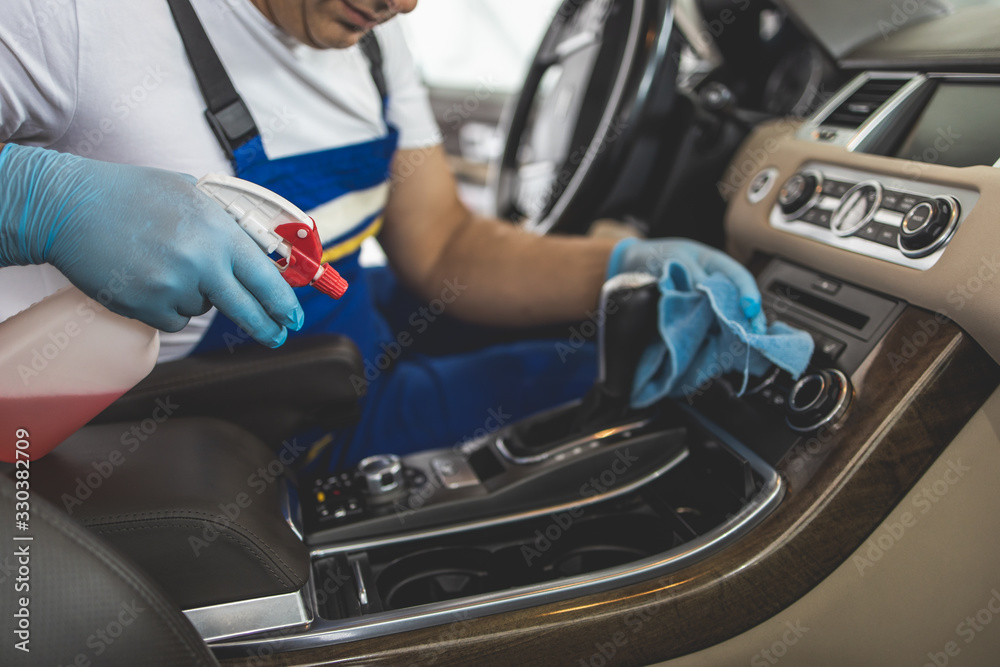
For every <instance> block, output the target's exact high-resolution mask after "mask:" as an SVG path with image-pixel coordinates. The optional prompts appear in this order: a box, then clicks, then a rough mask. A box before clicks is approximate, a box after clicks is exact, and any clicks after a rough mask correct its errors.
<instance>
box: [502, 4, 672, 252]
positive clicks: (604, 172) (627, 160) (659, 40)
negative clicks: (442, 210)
mask: <svg viewBox="0 0 1000 667" xmlns="http://www.w3.org/2000/svg"><path fill="white" fill-rule="evenodd" d="M673 28H674V7H673V1H672V0H564V2H563V3H562V5H561V7H560V8H559V11H558V12H557V13H556V16H555V18H554V19H553V22H552V24H551V26H549V29H548V31H547V32H546V34H545V37H544V38H543V39H542V43H541V45H540V47H539V49H538V52H537V54H536V55H535V58H534V61H533V62H532V65H531V67H530V69H529V71H528V74H527V77H526V80H525V83H524V86H523V88H522V90H521V93H520V95H519V96H518V97H517V98H516V99H515V100H514V102H513V103H512V104H511V105H510V106H509V107H508V108H507V110H506V111H505V114H504V119H503V121H502V122H501V127H502V128H503V129H504V130H505V132H506V137H507V138H506V144H505V148H504V152H503V156H502V158H501V159H500V160H499V161H498V162H497V163H495V164H494V165H492V169H491V178H490V181H491V182H490V185H491V188H492V191H493V195H494V197H495V202H496V213H497V216H498V217H500V218H503V219H507V220H510V221H512V222H514V221H518V222H519V221H524V223H525V226H526V228H528V229H531V230H533V231H535V232H537V233H540V234H545V233H549V232H562V233H583V232H585V231H586V228H587V226H589V224H590V223H591V222H592V221H593V220H594V219H595V217H598V216H597V215H596V214H597V213H598V212H599V211H600V210H601V209H602V205H604V204H606V203H607V200H608V195H609V193H614V195H615V198H616V199H618V200H619V201H621V200H623V199H626V200H627V199H628V197H629V196H637V195H638V192H637V189H638V188H639V187H640V186H641V183H644V182H645V179H646V178H648V176H649V174H650V171H649V170H650V169H652V168H653V165H652V163H651V160H652V159H653V158H652V153H654V152H655V149H651V146H655V145H659V144H662V142H663V140H664V137H663V133H664V132H665V131H666V132H668V133H669V132H671V131H674V132H677V133H679V132H680V131H681V128H679V127H678V128H676V129H674V130H672V129H671V128H670V127H664V123H662V122H661V123H657V122H656V119H661V120H662V119H663V118H664V117H666V116H668V115H669V113H670V111H671V109H672V108H673V107H674V101H675V99H676V96H677V91H676V85H675V84H676V79H677V69H678V64H679V62H680V58H679V43H680V40H679V39H678V38H677V35H676V34H675V32H674V29H673ZM644 139H652V140H653V141H652V143H650V142H644V141H643V140H644ZM659 176H661V177H665V174H659Z"/></svg>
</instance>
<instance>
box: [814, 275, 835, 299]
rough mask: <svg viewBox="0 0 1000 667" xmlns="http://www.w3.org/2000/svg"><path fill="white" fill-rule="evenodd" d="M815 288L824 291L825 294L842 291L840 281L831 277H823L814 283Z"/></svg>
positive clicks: (832, 294)
mask: <svg viewBox="0 0 1000 667" xmlns="http://www.w3.org/2000/svg"><path fill="white" fill-rule="evenodd" d="M813 289H815V290H818V291H820V292H823V293H824V294H829V295H830V296H834V295H835V294H836V293H837V292H839V291H840V283H838V282H837V281H835V280H830V279H829V278H823V279H821V280H817V281H816V282H814V283H813Z"/></svg>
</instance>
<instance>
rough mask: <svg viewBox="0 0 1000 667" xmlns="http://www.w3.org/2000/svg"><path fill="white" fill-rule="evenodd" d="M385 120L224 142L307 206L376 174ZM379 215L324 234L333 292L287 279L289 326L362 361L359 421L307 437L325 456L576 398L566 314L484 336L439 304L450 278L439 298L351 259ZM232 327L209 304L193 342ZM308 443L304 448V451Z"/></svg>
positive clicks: (460, 430) (239, 165)
mask: <svg viewBox="0 0 1000 667" xmlns="http://www.w3.org/2000/svg"><path fill="white" fill-rule="evenodd" d="M383 106H385V105H383ZM387 125H388V127H389V132H388V134H387V135H386V136H385V137H383V138H381V139H378V140H375V141H371V142H366V143H361V144H356V145H351V146H345V147H341V148H335V149H331V150H324V151H319V152H316V153H309V154H304V155H297V156H291V157H286V158H281V159H277V160H271V159H269V158H268V157H267V155H266V154H265V152H264V147H263V144H262V143H261V140H260V137H257V138H256V139H254V140H252V141H251V142H249V143H247V144H246V145H244V146H242V147H241V148H239V149H237V150H236V151H235V158H234V160H233V162H234V166H235V170H236V175H237V176H238V177H240V178H243V179H246V180H248V181H252V182H254V183H257V184H258V185H261V186H263V187H265V188H268V189H270V190H272V191H274V192H276V193H278V194H279V195H281V196H283V197H285V198H286V199H288V200H289V201H291V202H292V203H294V204H295V205H297V206H298V207H299V208H301V209H302V210H304V211H311V210H313V209H315V208H316V207H317V206H321V205H323V204H326V203H328V202H330V201H333V200H335V199H337V198H338V197H341V196H344V195H345V194H348V193H351V192H356V191H362V190H366V189H370V188H373V187H377V186H379V185H380V184H383V183H385V182H386V181H387V179H388V178H389V173H390V165H391V161H392V157H393V155H394V153H395V151H396V146H397V143H398V138H399V134H398V132H397V131H396V130H395V128H393V127H392V126H391V125H389V124H388V123H387ZM381 222H382V220H381V213H378V214H376V215H374V216H372V217H369V218H367V219H365V220H359V221H358V223H357V225H356V226H355V227H354V228H353V229H352V230H351V231H349V232H348V233H346V234H343V235H342V236H340V237H339V238H336V239H333V240H332V241H330V242H327V243H325V244H324V250H325V253H324V260H325V261H328V262H331V263H332V265H333V266H334V268H336V269H337V271H339V272H340V274H341V275H342V276H343V277H344V278H345V279H346V280H347V281H348V282H349V283H350V289H349V290H348V291H347V294H346V295H345V296H344V297H343V298H342V299H341V300H340V301H335V300H333V299H331V298H330V297H328V296H326V295H324V294H321V293H320V292H318V291H317V290H315V289H313V288H311V287H304V288H299V289H297V290H296V294H297V296H298V299H299V302H300V303H301V304H302V307H303V309H304V311H305V326H304V327H303V329H302V330H301V331H299V332H289V334H290V336H292V337H294V336H309V335H316V334H326V333H336V334H342V335H345V336H348V337H350V338H351V339H352V340H354V342H355V343H356V344H357V345H358V347H359V348H360V350H361V354H362V356H363V358H364V361H365V375H364V377H356V378H354V380H353V381H354V382H355V384H356V386H357V387H358V388H359V393H363V392H362V390H367V392H366V393H365V395H364V397H363V398H362V399H361V419H360V421H359V422H358V423H357V424H356V425H354V426H352V427H350V428H345V429H342V430H340V431H338V432H336V433H333V434H325V435H324V436H323V437H321V438H319V440H318V441H317V442H319V443H321V444H322V445H323V446H326V447H333V448H335V449H334V450H332V451H331V452H330V453H329V458H330V461H331V465H332V462H335V461H338V459H339V463H340V464H350V463H353V462H356V461H358V460H360V459H361V458H363V457H366V456H371V455H372V454H377V453H395V454H400V455H405V454H408V453H412V452H415V451H420V450H425V449H433V448H443V447H451V446H454V445H456V444H459V443H461V442H463V441H465V440H469V439H472V438H474V437H477V436H480V435H483V434H484V433H486V432H491V431H494V430H496V429H498V428H499V427H501V426H503V425H505V424H508V423H510V422H512V421H514V420H516V419H520V418H523V417H525V416H528V415H529V414H532V413H534V412H537V411H540V410H543V409H545V408H547V407H551V406H554V405H558V404H560V403H563V402H566V401H568V400H572V399H574V398H578V397H580V396H582V395H583V394H584V393H585V391H586V390H587V388H588V387H589V386H590V385H591V384H592V383H593V381H594V377H595V374H596V360H595V354H594V348H593V346H592V345H584V346H582V347H580V346H579V345H578V344H576V345H574V344H571V343H568V342H567V339H569V338H570V336H571V328H570V326H569V325H567V326H566V327H565V332H564V334H563V338H562V341H561V343H562V344H561V345H560V344H559V343H560V341H559V340H558V339H551V340H535V341H514V342H506V343H503V344H500V345H492V346H488V347H484V345H485V344H487V343H489V342H490V339H491V338H493V339H494V340H495V339H496V338H497V337H498V336H497V335H496V334H495V333H492V332H490V331H489V330H486V329H483V328H480V327H473V326H469V325H463V324H461V323H458V322H457V321H454V320H451V319H450V318H448V317H447V315H446V314H445V315H443V313H444V312H445V311H446V310H447V307H448V303H449V302H450V301H453V300H454V299H455V298H460V296H461V291H462V289H463V288H464V287H463V286H462V285H461V284H454V283H453V284H451V285H450V286H443V288H444V290H445V291H444V292H442V295H441V298H440V299H437V300H434V301H431V302H430V303H429V304H426V303H420V302H419V301H417V299H416V298H414V297H413V296H412V295H410V294H408V293H406V291H405V290H403V289H402V288H401V287H400V286H399V285H398V283H397V282H396V280H395V278H394V277H393V275H392V274H391V272H390V271H389V269H388V268H385V267H379V268H367V269H366V268H363V267H361V266H360V265H359V263H358V256H359V254H360V253H359V251H358V247H359V246H360V242H361V240H363V239H364V238H366V237H368V236H373V235H375V234H377V233H378V230H379V229H380V226H381ZM390 323H391V324H390ZM227 334H228V335H227ZM239 334H240V332H239V330H238V329H237V327H236V325H235V324H233V323H232V321H230V320H229V319H228V318H226V317H225V316H223V315H222V314H218V315H217V316H216V318H215V320H214V322H213V323H212V325H211V327H210V329H209V331H208V332H207V334H206V336H205V338H204V339H203V340H202V341H201V343H200V344H199V346H198V348H197V349H196V350H195V354H197V353H202V352H206V351H209V350H213V349H218V348H222V347H225V346H226V345H227V344H229V345H231V344H232V341H243V340H246V336H240V335H239ZM227 341H228V343H227ZM249 344H252V343H249ZM455 350H462V352H460V353H457V354H456V353H454V351H455ZM314 444H315V443H314ZM318 449H319V447H314V448H312V451H311V456H312V457H315V454H316V452H317V451H318Z"/></svg>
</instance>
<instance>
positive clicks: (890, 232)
mask: <svg viewBox="0 0 1000 667" xmlns="http://www.w3.org/2000/svg"><path fill="white" fill-rule="evenodd" d="M875 224H876V225H877V227H878V236H877V237H876V238H875V242H876V243H881V244H882V245H884V246H889V247H890V248H895V247H896V243H897V242H898V239H899V230H898V229H896V228H895V227H890V226H889V225H882V224H879V223H875Z"/></svg>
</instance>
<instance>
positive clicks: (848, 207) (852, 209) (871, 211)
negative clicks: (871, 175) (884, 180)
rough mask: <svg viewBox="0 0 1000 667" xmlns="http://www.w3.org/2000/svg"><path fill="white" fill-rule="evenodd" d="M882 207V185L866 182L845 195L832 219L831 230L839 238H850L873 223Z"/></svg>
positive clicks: (875, 182)
mask: <svg viewBox="0 0 1000 667" xmlns="http://www.w3.org/2000/svg"><path fill="white" fill-rule="evenodd" d="M881 205H882V185H881V184H880V183H879V182H878V181H864V182H863V183H858V184H857V185H855V186H854V187H853V188H851V189H850V190H848V191H847V192H845V193H844V196H843V197H841V199H840V203H839V204H837V208H836V210H834V212H833V216H832V217H831V218H830V229H831V230H832V231H833V233H834V234H836V235H837V236H850V235H852V234H855V233H857V232H859V231H861V229H862V228H864V226H865V225H867V224H868V223H869V222H871V221H872V218H874V217H875V214H876V213H878V209H879V207H880V206H881Z"/></svg>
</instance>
